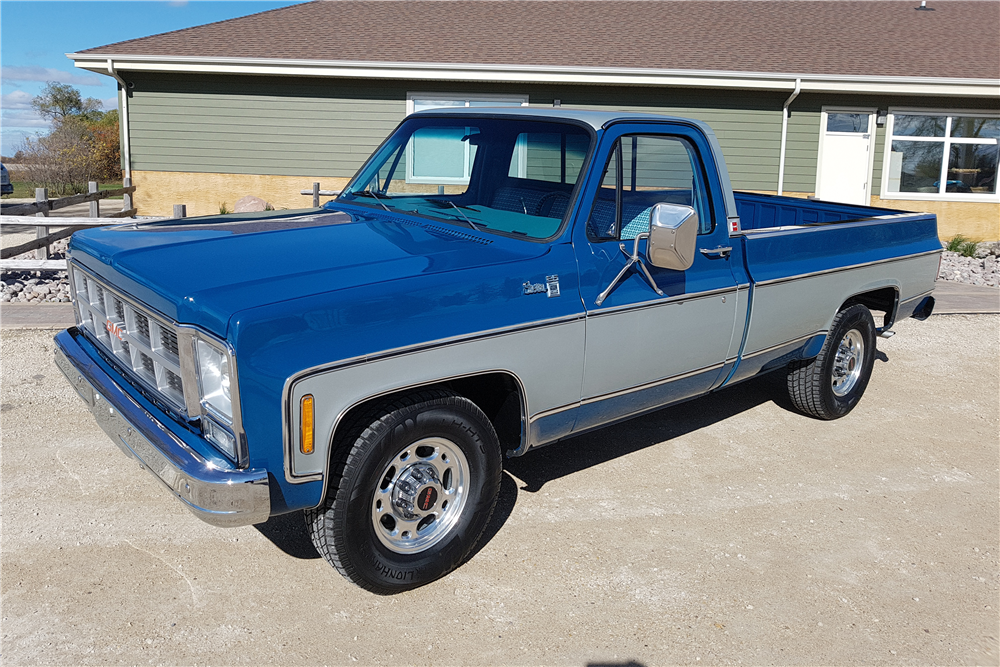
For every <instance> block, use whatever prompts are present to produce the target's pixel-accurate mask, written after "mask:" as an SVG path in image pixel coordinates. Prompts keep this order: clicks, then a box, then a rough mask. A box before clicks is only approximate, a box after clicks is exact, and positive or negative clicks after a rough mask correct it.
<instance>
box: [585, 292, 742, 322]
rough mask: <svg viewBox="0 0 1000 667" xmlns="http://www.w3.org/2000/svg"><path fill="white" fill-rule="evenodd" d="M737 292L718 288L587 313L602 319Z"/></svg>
mask: <svg viewBox="0 0 1000 667" xmlns="http://www.w3.org/2000/svg"><path fill="white" fill-rule="evenodd" d="M738 291H739V287H738V286H737V285H729V286H726V287H720V288H719V289H714V290H706V291H704V292H693V293H691V294H677V295H675V296H669V297H667V298H665V299H656V300H655V301H643V302H642V303H629V304H624V305H621V306H613V307H611V308H602V309H601V310H599V311H590V312H588V313H587V317H588V318H596V317H604V316H605V315H615V314H618V313H627V312H631V311H634V310H645V309H646V308H656V307H657V306H665V305H668V304H671V303H682V302H684V301H697V300H699V299H708V298H710V297H713V296H719V295H722V294H735V293H736V292H738Z"/></svg>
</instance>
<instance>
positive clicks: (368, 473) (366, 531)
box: [306, 390, 502, 594]
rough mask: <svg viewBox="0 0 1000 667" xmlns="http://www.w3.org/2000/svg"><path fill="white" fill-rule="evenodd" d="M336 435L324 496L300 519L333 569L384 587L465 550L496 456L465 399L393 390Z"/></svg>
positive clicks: (482, 509)
mask: <svg viewBox="0 0 1000 667" xmlns="http://www.w3.org/2000/svg"><path fill="white" fill-rule="evenodd" d="M341 445H342V446H341V448H340V451H341V453H342V455H341V456H340V457H339V460H337V461H335V462H334V463H333V474H332V476H331V479H330V483H329V486H328V490H327V495H326V500H325V501H324V503H323V504H322V505H320V506H319V507H318V508H316V509H313V510H309V511H307V512H306V524H307V525H308V527H309V531H310V535H311V536H312V540H313V544H314V545H315V546H316V549H317V550H318V551H319V552H320V554H321V555H322V556H323V557H324V558H325V559H326V560H327V561H328V562H329V563H331V564H332V565H333V566H334V567H336V568H337V570H338V571H339V572H340V573H341V574H342V575H344V576H345V577H346V578H347V579H349V580H350V581H352V582H354V583H355V584H357V585H359V586H361V587H362V588H366V589H368V590H371V591H374V592H376V593H381V594H391V593H397V592H400V591H404V590H409V589H411V588H416V587H417V586H421V585H423V584H426V583H429V582H431V581H434V580H435V579H438V578H440V577H442V576H444V575H445V574H447V573H448V572H450V571H451V570H453V569H454V568H456V567H458V565H460V564H461V563H462V561H464V560H465V558H466V557H468V555H469V553H470V552H471V551H472V549H473V548H474V547H475V545H476V542H477V541H478V539H479V537H480V535H481V534H482V532H483V529H484V528H485V527H486V524H487V523H488V522H489V518H490V515H491V514H492V512H493V507H494V505H495V504H496V499H497V495H498V493H499V489H500V475H501V464H502V460H501V455H500V443H499V441H498V439H497V436H496V433H495V432H494V430H493V426H492V424H491V423H490V421H489V420H488V419H487V418H486V415H484V414H483V413H482V411H481V410H480V409H479V408H478V407H477V406H476V405H475V404H474V403H472V402H471V401H469V400H468V399H466V398H464V397H461V396H456V395H454V394H452V393H449V392H445V391H437V390H432V391H424V392H420V393H416V394H412V395H409V396H406V397H403V398H400V399H396V400H394V401H392V402H391V403H387V404H382V405H381V406H378V407H375V408H374V409H372V410H369V411H368V412H366V413H365V414H363V415H361V416H360V417H359V418H358V419H357V420H356V422H355V423H354V426H353V428H351V427H349V428H348V431H347V432H346V434H345V438H344V439H343V440H341Z"/></svg>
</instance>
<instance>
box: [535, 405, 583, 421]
mask: <svg viewBox="0 0 1000 667" xmlns="http://www.w3.org/2000/svg"><path fill="white" fill-rule="evenodd" d="M580 405H582V403H581V402H580V401H573V402H572V403H567V404H566V405H560V406H558V407H555V408H549V409H548V410H542V411H541V412H539V413H538V414H534V415H532V416H531V417H529V418H528V423H529V424H534V423H535V422H536V421H538V420H539V419H544V418H545V417H551V416H552V415H557V414H559V413H560V412H566V411H567V410H571V409H573V408H578V407H580Z"/></svg>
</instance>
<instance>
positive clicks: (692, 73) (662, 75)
mask: <svg viewBox="0 0 1000 667" xmlns="http://www.w3.org/2000/svg"><path fill="white" fill-rule="evenodd" d="M66 56H67V57H68V58H70V59H71V60H73V61H74V64H75V66H76V67H78V68H81V69H87V70H91V71H94V72H99V73H101V74H104V73H107V72H106V65H105V63H106V62H107V60H108V59H113V60H114V61H115V63H116V66H117V69H118V70H128V71H141V72H182V73H188V74H193V73H203V74H236V75H240V74H242V75H261V76H306V77H326V78H355V79H406V80H422V81H491V82H513V83H570V84H591V85H631V86H674V87H688V88H691V87H695V88H729V89H734V88H735V89H757V90H773V91H782V90H785V91H787V90H792V89H794V87H795V86H796V81H798V82H799V84H798V85H799V86H800V90H801V92H827V93H878V94H882V95H893V94H897V95H946V96H949V97H955V96H962V97H994V98H997V97H1000V79H960V78H944V77H939V78H934V77H917V76H913V77H892V76H854V75H843V76H841V75H826V74H803V73H799V74H794V73H790V74H785V73H773V72H726V71H715V70H667V69H647V68H613V67H572V66H540V65H488V64H464V63H463V64H458V63H412V62H405V63H392V62H367V61H333V60H330V61H323V60H292V59H276V58H217V57H194V56H135V55H127V54H96V53H93V54H92V53H67V54H66Z"/></svg>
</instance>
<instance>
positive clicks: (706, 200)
mask: <svg viewBox="0 0 1000 667" xmlns="http://www.w3.org/2000/svg"><path fill="white" fill-rule="evenodd" d="M626 137H652V138H658V139H672V140H675V141H680V142H681V143H684V144H686V145H687V146H686V148H687V150H690V151H693V152H694V155H695V157H696V160H695V164H692V174H693V175H694V177H695V178H696V179H697V180H698V183H699V185H700V186H701V189H702V199H703V207H702V208H704V209H705V211H704V212H705V213H706V215H707V216H708V217H709V218H710V220H711V225H710V227H709V229H708V230H705V231H701V230H700V228H699V231H698V236H699V237H703V236H710V235H712V234H714V233H715V228H716V224H715V216H714V210H713V202H712V196H711V186H710V184H709V182H708V175H707V174H706V173H705V161H704V160H703V159H702V155H701V151H700V150H699V147H698V143H697V142H696V141H694V140H693V139H692V138H690V137H687V136H684V135H683V134H668V133H658V132H648V131H646V132H624V133H622V134H619V135H618V136H616V137H615V138H614V140H613V143H612V144H611V150H610V151H609V153H608V157H607V159H606V160H605V162H604V167H603V168H602V169H601V172H600V177H599V178H598V179H597V189H596V190H595V191H594V196H593V199H592V201H591V202H590V206H589V207H588V208H587V217H586V218H585V219H584V221H583V223H584V227H585V229H586V234H587V239H588V240H589V241H590V242H591V243H606V242H611V241H614V242H616V243H620V242H622V238H621V235H622V206H623V203H624V192H625V176H624V173H625V167H624V164H623V162H624V155H623V153H624V149H623V148H622V145H621V144H622V140H623V139H625V138H626ZM633 156H634V154H633ZM612 160H616V166H615V168H616V170H617V172H618V173H617V176H616V179H615V235H614V236H607V237H603V236H597V235H595V234H593V233H592V231H591V227H590V218H591V216H592V215H593V214H594V208H595V207H596V206H597V199H598V196H599V194H600V190H601V184H602V183H603V182H604V176H605V174H606V173H607V171H608V167H609V165H610V164H611V161H612ZM693 196H694V193H693V192H692V197H693ZM694 208H695V210H697V207H694ZM700 224H701V222H700V221H699V225H700ZM626 240H631V239H626Z"/></svg>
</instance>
